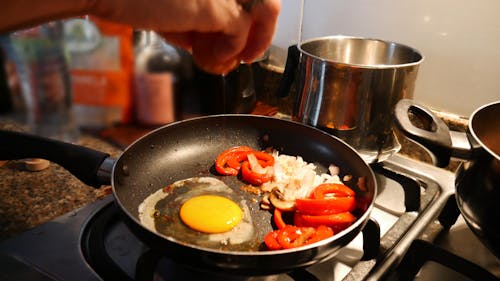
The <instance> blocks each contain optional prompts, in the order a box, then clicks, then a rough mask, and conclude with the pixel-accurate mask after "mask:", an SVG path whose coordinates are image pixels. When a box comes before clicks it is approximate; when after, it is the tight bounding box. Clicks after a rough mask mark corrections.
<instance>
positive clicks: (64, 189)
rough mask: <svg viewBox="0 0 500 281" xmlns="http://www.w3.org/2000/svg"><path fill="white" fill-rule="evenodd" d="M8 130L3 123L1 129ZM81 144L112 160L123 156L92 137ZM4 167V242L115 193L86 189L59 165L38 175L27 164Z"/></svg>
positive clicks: (0, 205) (0, 209)
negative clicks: (29, 169)
mask: <svg viewBox="0 0 500 281" xmlns="http://www.w3.org/2000/svg"><path fill="white" fill-rule="evenodd" d="M6 126H8V125H6V124H1V123H0V128H5V127H6ZM7 129H8V128H7ZM77 144H79V145H83V146H86V147H90V148H94V149H96V150H100V151H103V152H106V153H109V154H110V155H111V156H112V157H117V156H119V154H120V153H121V149H120V148H118V147H117V146H115V145H112V144H110V143H109V142H107V141H104V140H102V139H100V138H97V137H94V136H92V135H88V134H82V135H81V137H80V138H79V140H78V142H77ZM0 166H1V167H0V240H3V239H6V238H8V237H11V236H13V235H16V234H18V233H21V232H23V231H26V230H28V229H31V228H33V227H35V226H37V225H39V224H42V223H44V222H46V221H49V220H52V219H54V218H56V217H58V216H60V215H63V214H65V213H67V212H70V211H72V210H75V209H77V208H80V207H83V206H85V205H87V204H89V203H91V202H94V201H95V200H99V199H100V198H103V197H104V196H106V195H108V194H110V193H111V192H112V191H111V188H110V187H109V186H103V187H101V188H100V189H94V188H92V187H90V186H87V185H85V184H84V183H82V182H81V181H80V180H78V179H77V178H76V177H74V176H73V175H72V174H70V173H69V172H68V171H66V170H65V169H64V168H62V167H61V166H59V165H57V164H55V163H50V164H49V167H48V168H46V169H43V170H41V171H37V172H31V171H28V170H27V169H26V167H25V163H24V161H23V160H12V161H6V162H2V163H1V164H0Z"/></svg>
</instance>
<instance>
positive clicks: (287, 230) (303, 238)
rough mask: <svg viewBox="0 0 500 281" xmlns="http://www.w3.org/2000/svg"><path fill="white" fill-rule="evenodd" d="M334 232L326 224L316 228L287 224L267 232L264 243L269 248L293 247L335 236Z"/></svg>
mask: <svg viewBox="0 0 500 281" xmlns="http://www.w3.org/2000/svg"><path fill="white" fill-rule="evenodd" d="M333 233H334V232H333V229H331V228H330V227H328V226H325V225H320V226H318V227H316V228H315V227H298V226H294V225H285V227H283V228H282V229H278V230H274V231H271V232H269V233H268V234H266V236H264V243H265V244H266V246H267V248H268V249H269V250H280V249H291V248H296V247H300V246H304V245H308V244H312V243H316V242H318V241H321V240H323V239H326V238H328V237H331V236H333Z"/></svg>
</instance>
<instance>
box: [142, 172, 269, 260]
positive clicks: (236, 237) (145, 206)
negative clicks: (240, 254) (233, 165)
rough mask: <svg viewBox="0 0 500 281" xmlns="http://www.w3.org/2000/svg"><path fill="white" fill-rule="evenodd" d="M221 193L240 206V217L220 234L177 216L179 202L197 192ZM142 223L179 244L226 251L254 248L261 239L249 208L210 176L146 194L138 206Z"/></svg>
mask: <svg viewBox="0 0 500 281" xmlns="http://www.w3.org/2000/svg"><path fill="white" fill-rule="evenodd" d="M206 194H211V195H220V196H224V197H226V198H228V199H230V200H232V201H233V202H235V203H236V204H238V206H240V208H241V210H242V211H243V218H242V220H241V221H240V223H239V224H238V225H236V226H235V227H234V228H233V229H231V230H230V231H227V232H223V233H216V234H207V233H202V232H198V231H196V230H193V229H191V228H190V227H188V226H187V225H185V224H184V223H183V222H182V220H181V219H180V217H179V210H180V207H181V206H182V204H184V202H186V201H187V200H189V199H190V198H193V197H195V196H199V195H206ZM138 210H139V219H140V221H141V224H142V225H144V226H145V227H146V228H148V229H149V230H151V231H153V232H156V233H158V234H160V235H163V236H165V237H168V238H170V239H173V240H177V241H178V242H181V243H187V244H193V245H197V246H202V247H209V248H214V249H227V250H241V249H248V248H255V247H258V245H259V244H260V243H261V242H262V241H259V240H258V238H257V235H256V231H255V227H254V223H253V221H252V216H251V213H250V209H249V208H248V206H247V202H246V200H245V199H243V198H241V197H240V196H239V195H238V194H236V192H235V191H234V190H232V189H231V188H230V187H228V186H227V185H226V184H225V183H224V182H222V181H220V180H218V179H216V178H212V177H194V178H188V179H184V180H180V181H177V182H174V183H173V184H171V185H170V186H168V188H162V189H160V190H157V191H156V192H154V193H152V194H151V195H149V196H148V197H147V198H146V199H145V200H144V201H143V202H142V203H141V204H140V205H139V209H138Z"/></svg>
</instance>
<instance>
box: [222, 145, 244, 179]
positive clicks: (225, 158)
mask: <svg viewBox="0 0 500 281" xmlns="http://www.w3.org/2000/svg"><path fill="white" fill-rule="evenodd" d="M252 150H253V149H252V148H251V147H248V146H236V147H232V148H229V149H226V150H224V151H222V152H221V153H220V154H219V155H218V156H217V159H216V160H215V170H216V171H217V172H218V173H219V174H221V175H225V176H236V175H237V174H238V169H237V168H235V167H231V166H229V165H228V162H229V161H230V160H231V159H234V158H235V157H236V155H240V154H242V153H245V152H246V151H252ZM245 157H246V154H245Z"/></svg>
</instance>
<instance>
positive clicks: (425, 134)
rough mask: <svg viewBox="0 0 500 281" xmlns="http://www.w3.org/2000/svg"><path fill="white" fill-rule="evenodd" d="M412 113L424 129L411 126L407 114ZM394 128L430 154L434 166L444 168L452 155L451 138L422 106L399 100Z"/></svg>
mask: <svg viewBox="0 0 500 281" xmlns="http://www.w3.org/2000/svg"><path fill="white" fill-rule="evenodd" d="M410 112H411V113H414V114H415V116H417V117H418V118H420V120H421V121H423V123H425V125H426V126H425V127H428V128H426V129H421V128H418V127H416V126H415V125H413V123H412V122H411V120H410V117H409V113H410ZM394 118H395V122H394V123H395V124H396V126H397V127H398V128H399V129H400V130H401V131H402V132H403V134H404V135H405V136H406V137H408V138H410V139H412V140H414V141H416V142H417V143H419V144H421V145H423V146H424V147H426V148H427V149H428V150H430V152H431V153H432V155H431V156H432V157H433V158H434V159H433V160H434V162H435V165H436V166H438V167H446V166H447V165H448V164H449V162H450V157H451V153H452V137H451V135H450V130H449V128H448V126H447V125H446V123H444V121H443V120H441V118H439V117H437V116H436V115H435V114H434V113H432V111H430V110H429V109H428V108H427V107H425V106H424V105H421V104H419V103H417V102H415V101H413V100H410V99H402V100H400V101H399V102H398V103H397V104H396V106H395V108H394Z"/></svg>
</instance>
